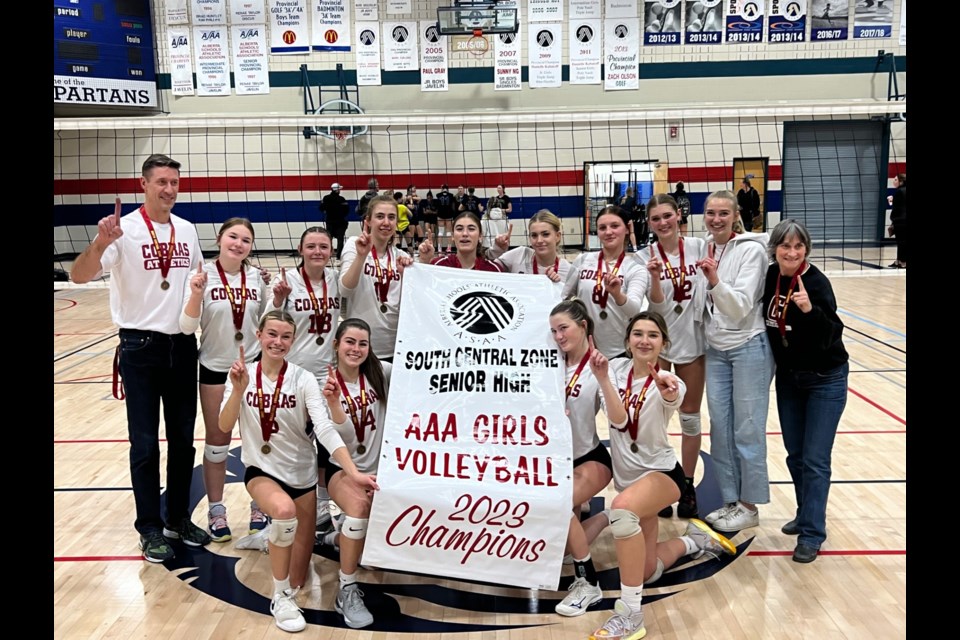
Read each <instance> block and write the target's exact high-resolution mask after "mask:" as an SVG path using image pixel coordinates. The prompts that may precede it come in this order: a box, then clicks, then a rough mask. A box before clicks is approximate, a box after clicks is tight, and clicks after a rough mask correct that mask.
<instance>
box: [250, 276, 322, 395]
mask: <svg viewBox="0 0 960 640" xmlns="http://www.w3.org/2000/svg"><path fill="white" fill-rule="evenodd" d="M286 273H287V284H288V285H290V289H291V291H290V295H288V296H287V299H286V300H285V301H284V304H283V310H284V311H286V312H287V313H289V314H290V315H291V316H293V319H294V321H295V322H296V324H297V333H296V336H295V337H294V339H293V346H292V347H290V353H289V354H288V355H287V360H288V361H289V362H292V363H294V364H296V365H299V366H301V367H303V368H304V369H306V370H307V371H309V372H311V373H312V374H313V375H314V376H315V377H316V378H317V382H319V383H320V384H321V385H322V384H323V383H324V382H325V381H326V379H327V366H328V365H330V364H333V355H334V354H333V338H334V336H335V335H336V334H337V327H338V326H339V325H340V277H339V274H338V273H337V271H336V269H332V268H329V267H328V268H326V269H324V277H325V279H326V282H327V313H326V314H324V315H320V319H319V320H318V319H317V315H318V314H316V313H314V311H313V303H312V302H311V300H310V294H309V293H307V287H306V285H305V284H304V282H303V274H302V272H301V271H300V269H288V270H287V272H286ZM278 282H280V274H277V275H275V276H274V277H273V282H271V283H270V288H269V289H268V292H267V301H266V303H265V304H264V307H263V313H264V315H265V314H266V313H268V312H269V311H273V310H274V309H276V307H274V306H273V287H274V286H275V285H276V284H277V283H278ZM310 284H311V286H312V287H313V295H314V297H316V299H317V304H318V305H320V307H321V309H322V308H323V302H322V300H323V282H320V281H317V282H313V281H311V282H310ZM317 336H320V337H322V338H323V344H317Z"/></svg>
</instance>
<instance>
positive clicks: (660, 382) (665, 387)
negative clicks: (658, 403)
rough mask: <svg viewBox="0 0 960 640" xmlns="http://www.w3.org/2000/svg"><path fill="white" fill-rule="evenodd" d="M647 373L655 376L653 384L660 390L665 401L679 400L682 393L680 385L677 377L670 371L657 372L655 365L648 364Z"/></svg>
mask: <svg viewBox="0 0 960 640" xmlns="http://www.w3.org/2000/svg"><path fill="white" fill-rule="evenodd" d="M647 371H649V372H650V375H651V376H653V382H654V384H656V385H657V389H659V390H660V395H661V396H663V399H664V400H667V401H671V400H675V399H676V398H677V394H678V393H679V391H680V385H679V384H677V377H676V376H675V375H673V374H672V373H670V372H669V371H657V368H656V367H655V366H653V363H651V362H648V363H647Z"/></svg>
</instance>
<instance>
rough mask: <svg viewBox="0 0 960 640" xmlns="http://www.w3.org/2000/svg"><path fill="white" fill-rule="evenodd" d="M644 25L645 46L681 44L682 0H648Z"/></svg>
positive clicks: (644, 7) (644, 9) (644, 14)
mask: <svg viewBox="0 0 960 640" xmlns="http://www.w3.org/2000/svg"><path fill="white" fill-rule="evenodd" d="M643 24H644V27H643V44H645V45H651V46H654V45H665V44H667V45H669V44H680V0H653V1H652V0H646V2H644V3H643Z"/></svg>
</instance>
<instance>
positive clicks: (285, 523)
mask: <svg viewBox="0 0 960 640" xmlns="http://www.w3.org/2000/svg"><path fill="white" fill-rule="evenodd" d="M296 535H297V519H296V518H290V519H289V520H277V519H276V518H274V519H273V522H271V523H270V533H269V534H268V536H267V539H268V540H269V541H270V542H272V543H273V544H275V545H277V546H278V547H289V546H290V545H292V544H293V539H294V538H295V537H296Z"/></svg>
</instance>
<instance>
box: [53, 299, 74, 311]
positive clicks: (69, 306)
mask: <svg viewBox="0 0 960 640" xmlns="http://www.w3.org/2000/svg"><path fill="white" fill-rule="evenodd" d="M57 300H59V301H63V302H69V303H70V304H69V305H67V306H66V307H61V308H60V309H54V310H53V312H54V313H58V312H60V311H66V310H67V309H73V308H74V307H75V306H77V301H76V300H71V299H70V298H57Z"/></svg>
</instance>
